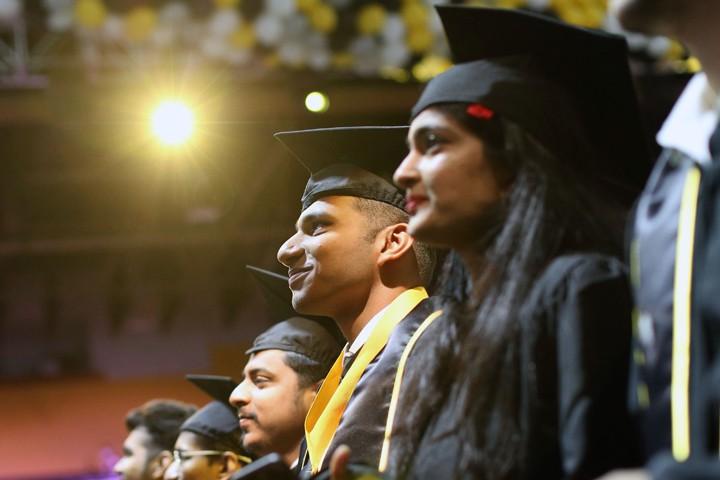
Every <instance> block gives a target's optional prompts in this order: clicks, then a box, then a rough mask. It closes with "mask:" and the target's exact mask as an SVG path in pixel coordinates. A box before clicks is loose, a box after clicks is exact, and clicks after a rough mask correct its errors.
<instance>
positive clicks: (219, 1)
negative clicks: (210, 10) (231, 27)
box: [215, 0, 240, 8]
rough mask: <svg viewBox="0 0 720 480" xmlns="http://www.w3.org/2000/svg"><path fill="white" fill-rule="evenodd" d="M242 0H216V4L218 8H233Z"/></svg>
mask: <svg viewBox="0 0 720 480" xmlns="http://www.w3.org/2000/svg"><path fill="white" fill-rule="evenodd" d="M239 3H240V0H215V6H216V7H218V8H233V7H237V6H238V4H239Z"/></svg>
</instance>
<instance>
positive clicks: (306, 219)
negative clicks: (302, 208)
mask: <svg viewBox="0 0 720 480" xmlns="http://www.w3.org/2000/svg"><path fill="white" fill-rule="evenodd" d="M333 218H335V217H333V216H332V214H331V213H329V212H310V213H308V214H307V215H305V214H302V215H300V218H298V221H297V223H295V229H296V230H297V231H298V232H299V231H300V230H302V226H303V225H307V224H308V223H312V222H313V221H317V220H321V219H323V220H327V219H333Z"/></svg>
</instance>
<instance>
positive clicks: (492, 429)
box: [390, 104, 623, 480]
mask: <svg viewBox="0 0 720 480" xmlns="http://www.w3.org/2000/svg"><path fill="white" fill-rule="evenodd" d="M434 108H436V109H438V110H440V111H441V112H442V113H444V114H446V115H449V116H450V117H452V118H453V119H455V120H457V121H458V122H459V123H460V124H461V125H462V127H463V128H465V129H467V130H468V131H469V132H471V133H473V134H474V135H476V136H477V137H479V138H480V139H481V140H482V141H483V145H484V152H485V155H486V156H487V158H488V159H489V161H490V163H491V165H492V167H493V170H494V172H495V174H496V177H497V178H499V179H507V181H508V184H509V188H508V193H507V196H506V197H505V198H504V199H503V200H502V201H501V202H500V203H499V204H498V205H497V206H496V208H494V209H492V210H491V211H489V212H487V214H486V215H485V218H483V219H482V220H481V221H480V222H479V224H478V232H477V237H476V242H475V245H474V250H473V251H474V252H476V253H477V259H478V261H479V262H480V264H481V265H482V266H483V268H482V273H481V274H480V275H479V278H472V279H470V277H469V276H468V273H467V270H466V269H465V268H464V266H463V264H462V262H461V260H460V258H459V256H458V255H457V254H451V255H449V257H448V259H447V260H446V264H445V272H444V273H445V275H446V281H445V282H441V284H443V285H445V286H446V289H445V292H439V297H441V298H442V299H441V302H442V303H443V305H442V307H443V310H444V313H445V314H444V316H443V318H441V319H440V320H438V321H439V322H441V323H440V325H439V327H440V328H436V329H435V331H434V336H433V338H432V342H433V344H432V346H431V347H428V348H424V349H420V350H418V351H416V352H415V353H414V354H413V360H412V365H414V366H417V367H418V368H410V370H409V371H408V372H407V377H406V379H405V381H404V382H405V383H404V388H403V390H404V391H403V395H402V397H401V400H400V401H401V404H400V406H399V409H398V411H401V412H403V416H402V418H400V419H399V420H398V423H397V424H396V426H395V431H394V432H393V444H392V449H391V462H390V473H391V474H393V476H394V477H396V478H405V477H406V476H407V475H408V473H409V472H410V470H411V469H412V462H413V458H414V455H415V453H416V451H417V449H418V447H419V445H420V443H421V441H422V438H423V433H424V432H425V430H426V428H427V427H428V426H429V425H430V424H431V422H432V421H433V419H435V418H436V415H437V413H438V412H441V411H445V412H448V411H450V412H453V415H454V417H453V422H452V423H453V425H452V430H453V432H454V433H453V435H458V436H459V437H460V439H461V442H459V444H460V446H461V451H460V452H459V453H460V458H459V459H458V462H457V463H456V470H455V477H459V476H463V477H477V478H492V479H498V480H500V479H510V478H519V477H521V476H522V474H523V471H522V465H523V460H524V459H525V457H526V452H525V450H524V449H525V444H524V441H523V438H524V437H523V436H524V434H525V432H524V430H523V426H522V425H521V421H520V418H521V409H522V401H523V399H522V398H521V396H522V395H521V391H522V389H521V378H520V372H521V368H520V353H519V349H520V340H521V332H520V322H519V321H518V315H519V311H520V308H521V306H522V305H523V300H525V299H526V298H527V296H528V294H529V292H530V290H531V288H532V287H533V285H534V283H535V281H536V280H537V278H538V277H539V275H540V274H541V273H542V271H543V270H544V269H545V267H547V265H548V264H549V263H550V262H551V261H552V260H553V259H554V258H556V257H557V256H559V255H561V254H563V253H570V252H583V251H593V252H601V253H610V254H620V253H621V245H622V238H621V232H622V225H623V218H622V214H618V212H619V211H620V210H621V209H619V208H616V207H615V206H614V205H613V204H612V202H611V201H608V200H607V199H604V198H602V197H603V196H602V195H601V193H600V190H601V188H597V186H596V185H593V182H592V181H591V180H592V171H591V170H590V169H588V168H586V165H591V164H592V155H593V152H592V151H591V149H589V148H586V147H585V145H586V143H585V142H584V139H583V137H582V134H581V133H580V132H577V131H573V130H574V129H573V127H572V126H571V125H569V126H568V132H567V135H568V142H576V143H577V145H578V147H577V149H575V151H576V152H577V154H578V155H579V157H578V158H577V159H575V158H573V159H568V158H559V157H557V156H556V155H553V154H552V153H551V152H549V151H548V150H547V149H546V148H544V147H543V145H541V144H540V143H539V142H538V141H536V140H535V139H534V138H533V137H532V136H531V135H529V134H528V133H526V132H525V131H524V130H523V129H522V128H521V127H519V126H518V125H517V124H515V123H513V122H511V121H509V120H507V119H504V118H502V117H501V116H500V115H496V116H495V117H493V118H492V119H490V120H482V119H476V118H473V117H471V116H469V115H468V114H467V113H466V108H467V104H444V105H440V106H436V107H434ZM580 155H582V156H581V157H580ZM448 372H453V375H448Z"/></svg>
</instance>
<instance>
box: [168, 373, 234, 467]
mask: <svg viewBox="0 0 720 480" xmlns="http://www.w3.org/2000/svg"><path fill="white" fill-rule="evenodd" d="M186 378H187V379H188V380H190V381H191V382H192V383H193V384H195V385H196V386H197V387H198V388H200V389H201V390H202V391H204V392H205V393H207V394H208V395H210V397H212V398H214V399H215V400H213V401H212V402H210V403H208V404H207V405H205V406H204V407H202V408H201V409H200V410H198V411H197V412H195V413H194V414H193V415H192V416H191V417H190V418H188V419H187V420H185V422H184V423H183V424H182V426H181V427H180V431H186V432H192V433H195V434H198V435H202V436H204V437H207V438H210V439H212V440H216V441H218V442H221V443H222V444H223V445H225V446H227V447H228V448H231V449H232V451H234V452H236V453H240V454H242V455H246V454H245V450H244V449H243V447H242V432H241V431H240V423H239V422H238V417H237V412H236V411H235V408H233V406H232V405H230V402H229V398H230V393H231V392H232V391H233V390H234V389H235V387H236V386H237V382H235V381H234V380H233V379H232V378H230V377H222V376H215V375H187V376H186Z"/></svg>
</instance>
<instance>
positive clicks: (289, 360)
mask: <svg viewBox="0 0 720 480" xmlns="http://www.w3.org/2000/svg"><path fill="white" fill-rule="evenodd" d="M334 361H335V359H332V361H328V362H325V363H322V362H319V361H317V360H315V359H313V358H310V357H308V356H307V355H303V354H302V353H297V352H285V365H287V366H288V367H290V368H292V369H293V370H294V371H295V373H296V374H297V376H298V386H299V387H300V388H308V387H310V386H312V385H315V384H316V383H317V382H319V381H320V380H322V379H323V378H325V377H326V376H327V374H328V372H329V371H330V368H331V367H332V364H333V362H334Z"/></svg>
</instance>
